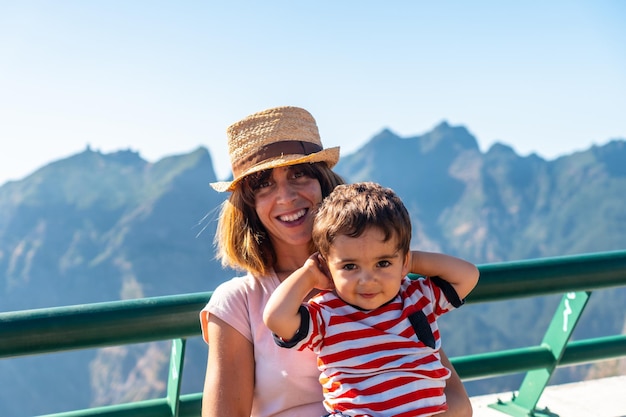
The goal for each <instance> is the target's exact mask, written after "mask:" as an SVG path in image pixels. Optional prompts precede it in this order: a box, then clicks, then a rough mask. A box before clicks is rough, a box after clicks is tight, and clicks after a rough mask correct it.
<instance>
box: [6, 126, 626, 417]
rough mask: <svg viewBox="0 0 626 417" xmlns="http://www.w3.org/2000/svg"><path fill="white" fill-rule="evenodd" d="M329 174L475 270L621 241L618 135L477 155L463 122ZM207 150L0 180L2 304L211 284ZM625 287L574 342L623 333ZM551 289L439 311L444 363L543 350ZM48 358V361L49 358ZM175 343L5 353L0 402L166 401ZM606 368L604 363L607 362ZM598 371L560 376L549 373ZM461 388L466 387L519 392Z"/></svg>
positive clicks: (121, 157)
mask: <svg viewBox="0 0 626 417" xmlns="http://www.w3.org/2000/svg"><path fill="white" fill-rule="evenodd" d="M335 171H336V172H338V173H339V174H340V175H341V176H342V177H343V178H344V179H345V180H346V181H348V182H355V181H366V180H367V181H376V182H380V183H381V184H383V185H386V186H389V187H391V188H393V189H394V190H395V191H396V192H397V193H398V194H399V195H400V197H401V198H402V199H403V200H404V202H405V204H406V206H407V208H408V209H409V212H410V214H411V219H412V222H413V240H412V242H413V245H412V246H413V247H414V248H416V249H422V250H430V251H441V252H445V253H449V254H452V255H456V256H460V257H463V258H465V259H468V260H470V261H472V262H474V263H476V264H484V263H492V262H500V261H509V260H519V259H531V258H541V257H547V256H560V255H570V254H581V253H590V252H600V251H610V250H617V249H624V248H626V198H625V197H624V196H626V141H625V140H624V139H614V140H611V141H610V142H608V143H607V144H605V145H602V146H593V147H591V148H589V149H587V150H585V151H581V152H576V153H572V154H569V155H565V156H562V157H559V158H557V159H554V160H545V159H542V158H541V157H539V156H537V155H534V154H533V155H530V156H525V157H522V156H519V155H517V154H516V152H515V150H514V149H512V148H511V147H509V146H507V145H504V144H501V143H498V144H495V145H493V146H492V147H491V148H490V149H488V150H487V151H486V152H481V151H480V149H479V147H478V144H477V142H476V139H475V138H474V137H473V136H472V135H471V134H470V133H469V131H468V130H467V129H466V128H465V127H463V126H450V125H449V124H448V123H446V122H442V123H441V124H439V125H438V126H436V127H435V128H434V129H433V130H432V131H430V132H428V133H425V134H423V135H419V136H413V137H400V136H398V135H396V134H395V133H393V132H392V131H390V130H388V129H385V130H383V131H381V132H380V133H378V134H377V135H376V136H374V137H373V138H371V140H369V141H368V142H367V143H366V144H365V145H364V146H363V147H362V148H360V149H359V150H357V151H356V152H354V153H352V154H349V155H344V156H342V159H341V160H340V162H339V163H338V164H337V166H336V168H335ZM212 181H216V176H215V171H214V168H213V163H212V160H211V155H210V153H209V152H208V151H207V149H206V148H203V147H200V148H198V149H196V150H195V151H193V152H190V153H188V154H182V155H174V156H170V157H167V158H163V159H161V160H159V161H158V162H155V163H149V162H147V161H145V160H144V159H142V158H141V156H140V155H139V154H137V153H135V152H132V151H128V150H126V151H118V152H114V153H108V154H104V153H101V152H98V151H94V150H92V149H89V148H87V149H85V150H84V151H83V152H81V153H78V154H76V155H73V156H71V157H69V158H66V159H62V160H58V161H53V162H51V163H50V164H48V165H46V166H44V167H42V168H41V169H39V170H37V171H36V172H34V173H33V174H31V175H29V176H28V177H26V178H24V179H22V180H19V181H11V182H8V183H6V184H4V185H3V186H1V187H0V312H2V311H13V310H25V309H34V308H42V307H53V306H61V305H73V304H83V303H94V302H101V301H112V300H119V299H131V298H141V297H153V296H160V295H170V294H183V293H191V292H204V291H210V290H212V289H214V288H215V287H216V286H217V285H218V284H219V283H221V282H223V281H224V280H226V279H229V278H231V277H233V276H236V275H240V273H239V272H235V271H232V270H227V269H223V268H222V267H221V265H220V263H219V262H218V261H217V260H216V259H215V252H214V246H213V239H214V235H215V226H216V221H217V216H218V214H219V208H220V204H221V203H222V202H223V201H224V198H225V197H226V195H224V194H220V193H217V192H215V191H214V190H213V189H212V188H211V187H209V183H210V182H212ZM624 295H626V293H625V292H624V290H623V289H619V290H612V291H597V292H594V294H593V296H592V298H591V301H590V303H589V306H588V307H587V309H586V311H585V314H584V315H583V319H582V320H581V323H580V324H579V326H578V328H577V333H576V334H575V336H574V337H577V336H580V337H595V336H601V335H605V334H616V333H621V332H624V331H626V328H625V326H626V317H625V314H624V309H623V307H619V308H615V306H616V305H617V306H623V299H624ZM559 299H560V297H556V296H549V297H538V298H533V299H521V300H515V301H507V302H496V303H488V304H470V305H467V306H464V307H463V308H462V309H461V310H459V311H458V312H455V313H454V314H450V315H446V316H444V318H443V320H442V333H443V340H444V346H445V349H446V351H447V353H448V355H449V356H459V355H465V354H470V353H480V352H487V351H492V350H494V349H508V348H514V347H521V346H528V345H533V344H538V343H539V342H540V341H541V338H542V336H543V333H544V332H545V328H546V327H547V324H548V322H549V320H550V319H551V318H552V315H553V313H554V310H555V308H556V304H557V303H558V301H559ZM206 355H207V348H206V346H205V345H204V344H203V343H202V341H200V340H199V338H197V339H193V340H190V341H189V343H188V352H187V355H186V365H185V374H184V379H183V392H198V391H201V389H202V382H203V378H204V368H205V365H206ZM53 357H54V359H52V358H53ZM168 360H169V345H168V344H167V343H166V342H162V343H150V344H142V345H137V346H135V345H132V346H120V347H112V348H105V349H94V350H87V351H79V352H69V353H59V354H54V355H44V356H32V357H30V356H29V357H23V358H16V359H4V360H0V384H1V385H2V386H3V387H4V389H3V390H0V404H2V409H3V410H5V412H6V413H7V414H6V415H11V416H16V417H21V416H31V415H36V414H42V413H51V412H58V411H67V410H72V409H78V408H86V407H90V406H95V405H103V404H111V403H119V402H124V401H129V400H135V399H142V398H153V397H155V396H157V395H159V396H162V395H163V392H164V389H165V379H166V378H165V376H166V370H167V369H166V368H167V363H168ZM609 368H610V367H609ZM603 372H604V373H606V372H615V371H614V370H613V371H611V370H609V371H607V368H606V367H604V368H600V367H597V366H595V367H594V366H583V367H573V368H566V369H564V370H559V371H558V372H557V373H556V375H555V376H554V378H553V380H554V382H566V381H569V380H580V379H584V378H586V377H588V376H590V375H594V376H598V375H600V374H602V373H603ZM519 381H520V379H519V378H517V377H509V378H505V379H501V380H499V379H497V378H496V379H495V380H494V379H492V380H484V381H469V382H467V383H466V386H467V388H468V391H469V392H470V394H472V395H477V394H482V393H487V392H495V391H504V390H506V389H515V388H516V387H517V386H518V385H519Z"/></svg>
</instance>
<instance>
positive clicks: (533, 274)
mask: <svg viewBox="0 0 626 417" xmlns="http://www.w3.org/2000/svg"><path fill="white" fill-rule="evenodd" d="M479 269H480V282H479V283H478V286H477V287H476V288H475V289H474V291H473V292H472V294H471V295H470V296H469V297H468V299H467V302H468V303H481V302H491V301H498V300H506V299H511V298H521V297H532V296H537V295H547V294H563V293H566V292H570V291H586V290H596V289H602V288H610V287H619V286H624V285H626V251H615V252H605V253H597V254H585V255H578V256H563V257H555V258H544V259H538V260H526V261H517V262H503V263H497V264H486V265H480V266H479ZM210 297H211V292H205V293H195V294H185V295H172V296H164V297H153V298H144V299H137V300H123V301H112V302H107V303H95V304H84V305H77V306H67V307H54V308H47V309H37V310H25V311H17V312H7V313H0V341H1V343H0V358H3V357H4V358H6V357H12V356H23V355H32V354H42V353H49V352H57V351H65V350H72V349H85V348H95V347H105V346H116V345H122V344H131V343H140V342H150V341H156V340H167V339H174V338H180V337H189V336H196V335H198V334H200V322H199V319H198V315H199V312H200V310H201V309H202V308H203V307H204V306H205V304H206V303H207V301H208V300H209V298H210Z"/></svg>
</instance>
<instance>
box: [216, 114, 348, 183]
mask: <svg viewBox="0 0 626 417" xmlns="http://www.w3.org/2000/svg"><path fill="white" fill-rule="evenodd" d="M226 133H227V134H228V153H229V154H230V162H231V165H232V170H233V178H234V179H233V181H221V182H213V183H211V187H213V188H214V189H215V190H217V191H233V190H234V189H235V188H237V184H238V183H239V181H241V179H242V178H243V177H245V176H246V175H249V174H252V173H253V172H259V171H263V170H266V169H270V168H277V167H282V166H288V165H296V164H302V163H305V162H308V163H313V162H326V164H327V165H328V167H330V168H332V167H333V166H334V165H335V164H336V163H337V161H338V160H339V147H335V148H329V149H324V147H323V146H322V141H321V139H320V134H319V132H318V130H317V124H316V123H315V119H314V118H313V116H311V113H309V112H308V111H306V110H304V109H301V108H299V107H276V108H273V109H268V110H263V111H261V112H258V113H254V114H252V115H250V116H248V117H246V118H245V119H243V120H240V121H238V122H237V123H234V124H232V125H231V126H229V127H228V129H227V130H226Z"/></svg>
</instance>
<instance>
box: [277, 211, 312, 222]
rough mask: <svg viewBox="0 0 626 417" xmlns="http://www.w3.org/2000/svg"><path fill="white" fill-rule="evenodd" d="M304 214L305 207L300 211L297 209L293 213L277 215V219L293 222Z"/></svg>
mask: <svg viewBox="0 0 626 417" xmlns="http://www.w3.org/2000/svg"><path fill="white" fill-rule="evenodd" d="M305 214H306V209H302V210H300V211H298V212H297V213H294V214H287V215H284V216H278V219H279V220H281V221H283V222H293V221H296V220H298V219H299V218H300V217H302V216H304V215H305Z"/></svg>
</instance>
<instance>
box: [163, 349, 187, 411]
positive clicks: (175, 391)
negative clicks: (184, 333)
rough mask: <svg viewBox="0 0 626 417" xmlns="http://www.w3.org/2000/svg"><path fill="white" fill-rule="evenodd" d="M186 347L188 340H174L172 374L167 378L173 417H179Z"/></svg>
mask: <svg viewBox="0 0 626 417" xmlns="http://www.w3.org/2000/svg"><path fill="white" fill-rule="evenodd" d="M185 345H186V339H174V340H172V354H171V356H170V372H169V376H168V378H167V403H168V405H169V406H170V410H171V411H172V417H178V409H179V405H180V385H181V382H182V379H183V363H184V361H185Z"/></svg>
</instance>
